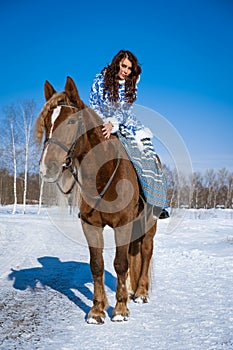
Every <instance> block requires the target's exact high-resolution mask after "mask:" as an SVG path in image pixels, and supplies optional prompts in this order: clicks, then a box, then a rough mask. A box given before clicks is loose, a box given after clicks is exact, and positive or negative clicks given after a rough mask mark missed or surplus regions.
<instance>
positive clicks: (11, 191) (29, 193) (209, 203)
mask: <svg viewBox="0 0 233 350" xmlns="http://www.w3.org/2000/svg"><path fill="white" fill-rule="evenodd" d="M37 114H38V111H37V112H36V105H35V103H34V101H25V102H23V103H21V104H18V105H12V106H9V107H7V108H5V109H4V111H3V116H1V130H0V132H1V141H0V205H7V204H14V209H16V205H17V204H18V203H19V204H23V205H24V212H25V210H26V204H27V203H37V202H38V201H39V198H40V181H39V176H38V172H39V157H40V153H41V150H40V149H38V145H36V144H35V141H34V137H33V131H34V122H35V119H36V116H37ZM164 174H165V177H166V180H167V201H168V205H169V206H171V207H173V208H180V207H188V208H214V207H216V206H217V205H223V206H224V207H225V208H233V173H232V172H229V171H228V170H227V169H226V168H223V169H220V170H214V169H210V170H207V171H206V172H205V173H199V172H194V173H193V174H191V175H190V176H189V177H187V176H184V175H182V174H180V173H177V171H176V170H174V169H170V168H169V167H167V166H166V165H164ZM13 211H14V210H13Z"/></svg>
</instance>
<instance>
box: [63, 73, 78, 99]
mask: <svg viewBox="0 0 233 350" xmlns="http://www.w3.org/2000/svg"><path fill="white" fill-rule="evenodd" d="M65 92H66V93H67V95H68V96H69V99H70V100H71V101H72V102H73V103H75V104H77V105H79V104H80V102H81V99H80V97H79V93H78V90H77V87H76V85H75V82H74V81H73V79H72V78H71V77H67V78H66V85H65Z"/></svg>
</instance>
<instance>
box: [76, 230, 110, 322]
mask: <svg viewBox="0 0 233 350" xmlns="http://www.w3.org/2000/svg"><path fill="white" fill-rule="evenodd" d="M82 226H83V231H84V233H85V236H86V239H87V242H88V246H89V251H90V268H91V272H92V276H93V280H94V298H93V306H92V308H91V310H90V311H89V313H88V316H87V323H91V324H103V323H104V318H105V316H106V315H105V312H104V310H105V308H106V307H107V305H108V301H107V297H106V294H105V290H104V260H103V244H104V243H103V229H102V228H98V227H95V226H91V225H88V224H86V223H82Z"/></svg>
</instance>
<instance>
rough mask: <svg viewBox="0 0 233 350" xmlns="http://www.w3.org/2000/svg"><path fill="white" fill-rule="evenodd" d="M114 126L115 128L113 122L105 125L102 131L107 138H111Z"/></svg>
mask: <svg viewBox="0 0 233 350" xmlns="http://www.w3.org/2000/svg"><path fill="white" fill-rule="evenodd" d="M112 128H113V125H112V124H111V123H107V124H104V125H103V128H102V131H103V135H104V137H105V138H106V139H109V137H110V135H111V130H112Z"/></svg>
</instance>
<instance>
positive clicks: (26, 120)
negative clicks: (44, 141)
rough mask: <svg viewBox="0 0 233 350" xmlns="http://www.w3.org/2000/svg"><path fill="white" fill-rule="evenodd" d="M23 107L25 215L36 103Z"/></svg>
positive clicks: (27, 103) (20, 126)
mask: <svg viewBox="0 0 233 350" xmlns="http://www.w3.org/2000/svg"><path fill="white" fill-rule="evenodd" d="M20 107H21V119H22V125H21V124H20V123H18V125H19V128H20V129H21V131H22V135H23V137H24V142H25V143H24V152H25V157H24V191H23V214H25V212H26V200H27V187H28V158H29V146H30V139H31V134H32V125H33V118H34V111H35V103H34V102H33V101H25V102H24V103H23V105H21V106H20Z"/></svg>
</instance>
